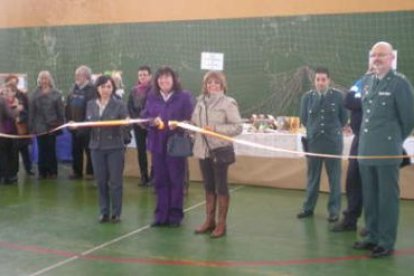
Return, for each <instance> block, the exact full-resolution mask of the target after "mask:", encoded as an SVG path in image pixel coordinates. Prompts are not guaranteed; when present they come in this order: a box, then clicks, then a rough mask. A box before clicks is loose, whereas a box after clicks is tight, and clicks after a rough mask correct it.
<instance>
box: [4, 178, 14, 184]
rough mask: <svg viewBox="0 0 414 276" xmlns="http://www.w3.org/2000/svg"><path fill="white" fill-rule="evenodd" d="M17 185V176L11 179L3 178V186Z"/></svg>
mask: <svg viewBox="0 0 414 276" xmlns="http://www.w3.org/2000/svg"><path fill="white" fill-rule="evenodd" d="M16 183H17V176H12V177H5V178H4V184H5V185H12V184H16Z"/></svg>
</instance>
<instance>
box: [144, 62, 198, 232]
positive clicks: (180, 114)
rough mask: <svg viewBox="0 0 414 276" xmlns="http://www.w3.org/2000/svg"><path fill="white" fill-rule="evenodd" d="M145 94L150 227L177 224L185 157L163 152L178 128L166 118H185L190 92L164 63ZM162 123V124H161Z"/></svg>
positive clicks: (190, 102) (190, 106) (180, 213)
mask: <svg viewBox="0 0 414 276" xmlns="http://www.w3.org/2000/svg"><path fill="white" fill-rule="evenodd" d="M153 87H154V88H153V90H152V91H151V93H150V94H149V95H148V98H147V103H146V105H145V109H144V110H143V112H142V114H141V115H142V117H143V118H154V120H153V123H152V124H150V127H149V131H148V138H147V141H148V149H149V151H150V152H151V154H152V163H153V166H154V178H155V181H154V188H155V191H156V194H157V205H156V209H155V218H154V222H153V223H152V227H160V226H172V227H178V226H180V224H181V220H182V219H183V217H184V212H183V199H184V193H183V190H184V188H183V187H184V175H185V161H186V157H173V156H169V155H168V154H167V141H168V138H169V137H170V136H171V135H173V134H174V133H176V132H179V131H183V130H182V129H178V128H174V129H172V128H169V127H168V121H171V120H175V121H187V120H188V121H189V120H190V119H191V114H192V112H193V100H192V96H191V93H189V92H187V91H183V90H182V88H181V85H180V83H179V81H178V77H177V74H176V73H175V72H174V71H173V70H172V69H171V68H170V67H167V66H164V67H161V68H160V69H158V71H157V73H156V74H155V78H154V86H153ZM162 126H164V127H162Z"/></svg>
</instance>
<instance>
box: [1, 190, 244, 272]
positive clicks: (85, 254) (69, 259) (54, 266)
mask: <svg viewBox="0 0 414 276" xmlns="http://www.w3.org/2000/svg"><path fill="white" fill-rule="evenodd" d="M244 187H245V186H238V187H235V188H233V189H230V193H233V192H235V191H238V190H240V189H242V188H244ZM205 203H206V202H205V200H203V201H202V202H199V203H197V204H194V205H193V206H190V207H188V208H187V209H184V211H183V212H184V213H187V212H189V211H191V210H193V209H196V208H198V207H200V206H203V205H204V204H205ZM150 227H151V225H150V224H148V225H145V226H143V227H141V228H138V229H136V230H134V231H132V232H129V233H127V234H125V235H122V236H120V237H118V238H115V239H113V240H110V241H108V242H105V243H103V244H101V245H98V246H96V247H93V248H91V249H89V250H86V251H84V252H82V253H80V254H70V253H68V254H70V255H74V256H72V257H70V258H68V259H66V260H63V261H60V262H58V263H56V264H53V265H50V266H48V267H45V268H43V269H41V270H38V271H36V272H34V273H32V274H30V276H38V275H42V274H44V273H46V272H49V271H51V270H53V269H55V268H58V267H60V266H63V265H65V264H68V263H71V262H73V261H76V260H78V259H85V258H86V259H96V258H99V257H96V256H95V257H93V256H87V255H89V254H91V253H92V252H95V251H97V250H99V249H102V248H104V247H107V246H109V245H112V244H114V243H117V242H119V241H121V240H124V239H126V238H128V237H130V236H133V235H135V234H138V233H140V232H142V231H144V230H146V229H149V228H150ZM0 245H1V243H0ZM160 262H161V260H160ZM190 262H191V261H190Z"/></svg>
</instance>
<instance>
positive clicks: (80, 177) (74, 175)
mask: <svg viewBox="0 0 414 276" xmlns="http://www.w3.org/2000/svg"><path fill="white" fill-rule="evenodd" d="M68 178H69V180H79V179H82V175H80V174H71V175H69V177H68Z"/></svg>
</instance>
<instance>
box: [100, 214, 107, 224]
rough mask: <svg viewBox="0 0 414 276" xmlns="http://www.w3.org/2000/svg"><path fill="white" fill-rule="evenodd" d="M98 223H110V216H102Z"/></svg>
mask: <svg viewBox="0 0 414 276" xmlns="http://www.w3.org/2000/svg"><path fill="white" fill-rule="evenodd" d="M98 221H99V223H107V222H109V216H108V215H100V216H99V219H98Z"/></svg>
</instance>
